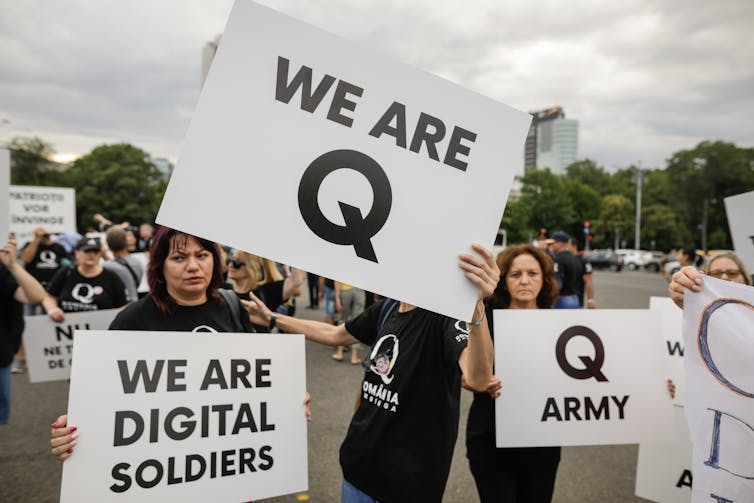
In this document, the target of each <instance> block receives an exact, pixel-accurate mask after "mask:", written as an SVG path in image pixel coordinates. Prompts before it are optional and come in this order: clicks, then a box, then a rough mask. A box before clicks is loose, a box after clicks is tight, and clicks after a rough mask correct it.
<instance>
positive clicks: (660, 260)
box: [644, 251, 668, 272]
mask: <svg viewBox="0 0 754 503" xmlns="http://www.w3.org/2000/svg"><path fill="white" fill-rule="evenodd" d="M650 253H651V255H652V258H651V259H649V262H647V263H646V264H644V269H646V270H647V271H651V272H660V269H662V266H664V265H665V262H667V261H668V259H667V255H665V253H663V252H661V251H653V252H650Z"/></svg>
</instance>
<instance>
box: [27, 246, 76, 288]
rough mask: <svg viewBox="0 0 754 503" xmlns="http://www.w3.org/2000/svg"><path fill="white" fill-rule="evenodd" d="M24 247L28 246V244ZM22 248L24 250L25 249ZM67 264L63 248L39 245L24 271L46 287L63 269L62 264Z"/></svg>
mask: <svg viewBox="0 0 754 503" xmlns="http://www.w3.org/2000/svg"><path fill="white" fill-rule="evenodd" d="M26 246H29V245H28V244H27V245H26ZM26 246H24V248H26ZM64 261H65V262H68V259H67V255H66V252H65V248H63V245H61V244H59V243H50V244H48V245H46V244H42V243H40V244H39V245H38V246H37V253H36V254H35V255H34V258H33V259H32V260H31V262H29V263H28V264H26V270H27V271H28V272H29V274H31V275H32V276H34V278H36V280H37V281H39V282H40V283H42V286H45V287H46V286H47V285H48V284H49V283H50V280H51V279H52V277H53V276H55V273H56V272H58V270H60V268H61V267H63V265H64V263H63V262H64Z"/></svg>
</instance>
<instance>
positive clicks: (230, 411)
mask: <svg viewBox="0 0 754 503" xmlns="http://www.w3.org/2000/svg"><path fill="white" fill-rule="evenodd" d="M75 338H76V346H75V348H74V362H75V364H74V366H73V370H72V373H71V387H70V395H69V402H68V424H69V425H74V426H77V428H78V432H79V435H80V436H79V439H78V443H77V445H76V451H75V454H74V455H73V456H72V457H71V458H70V459H69V460H67V461H66V462H65V463H64V465H63V482H62V486H61V498H60V501H61V503H95V502H102V501H122V502H140V503H150V502H155V503H156V502H165V501H180V502H186V503H192V502H196V503H198V502H206V501H212V502H216V503H224V502H227V503H238V502H239V501H249V500H257V499H263V498H269V497H273V496H279V495H282V494H287V493H291V492H297V491H304V490H306V488H307V446H306V418H305V414H304V411H305V406H304V395H305V393H306V391H305V361H304V338H303V336H300V335H290V334H285V335H259V334H255V335H249V334H209V333H206V334H205V333H180V332H120V331H111V332H97V331H77V332H76V334H75Z"/></svg>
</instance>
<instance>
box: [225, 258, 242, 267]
mask: <svg viewBox="0 0 754 503" xmlns="http://www.w3.org/2000/svg"><path fill="white" fill-rule="evenodd" d="M225 263H226V264H228V265H229V266H231V267H232V268H233V269H240V268H242V267H243V266H244V263H243V261H242V260H233V259H230V258H229V259H227V260H226V261H225Z"/></svg>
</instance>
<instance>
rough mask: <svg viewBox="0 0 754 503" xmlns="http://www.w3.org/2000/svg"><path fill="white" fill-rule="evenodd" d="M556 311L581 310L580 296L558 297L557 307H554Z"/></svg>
mask: <svg viewBox="0 0 754 503" xmlns="http://www.w3.org/2000/svg"><path fill="white" fill-rule="evenodd" d="M552 307H553V308H555V309H581V306H580V305H579V296H578V295H563V296H561V297H558V300H556V301H555V305H554V306H552Z"/></svg>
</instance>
